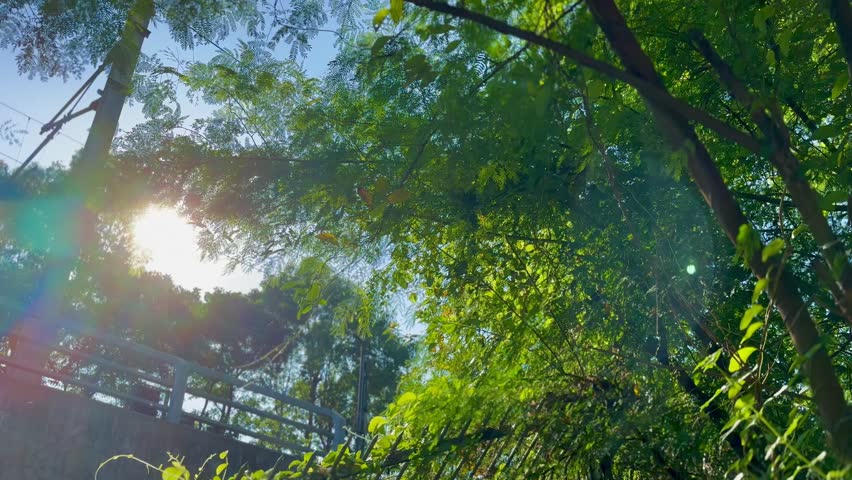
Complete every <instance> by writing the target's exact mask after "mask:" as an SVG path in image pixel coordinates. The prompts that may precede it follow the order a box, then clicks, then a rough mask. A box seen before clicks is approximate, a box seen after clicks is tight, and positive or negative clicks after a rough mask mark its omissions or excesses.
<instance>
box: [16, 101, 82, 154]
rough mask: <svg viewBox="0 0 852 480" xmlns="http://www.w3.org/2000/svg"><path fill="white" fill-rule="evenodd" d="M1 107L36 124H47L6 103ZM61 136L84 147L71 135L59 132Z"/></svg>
mask: <svg viewBox="0 0 852 480" xmlns="http://www.w3.org/2000/svg"><path fill="white" fill-rule="evenodd" d="M0 106H3V107H6V108H8V109H9V110H11V111H13V112H15V113H17V114H19V115H22V116H24V117H27V119H28V120H32V121H34V122H36V123H38V124H39V125H44V124H45V122H42V121H41V120H39V119H37V118H35V117H33V116H32V115H30V114H28V113H25V112H22V111H20V110H18V109H17V108H15V107H13V106H11V105H9V104H8V103H6V102H4V101H0ZM59 135H62V136H63V137H65V138H67V139H68V140H71V141H72V142H74V143H76V144H79V145H80V146H82V145H83V142H81V141H80V140H78V139H76V138H74V137H72V136H70V135H66V134H64V133H62V132H59Z"/></svg>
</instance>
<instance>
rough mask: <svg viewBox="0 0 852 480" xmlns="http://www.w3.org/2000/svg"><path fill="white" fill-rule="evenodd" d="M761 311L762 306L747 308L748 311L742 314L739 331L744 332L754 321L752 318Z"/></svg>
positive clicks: (755, 305) (756, 305)
mask: <svg viewBox="0 0 852 480" xmlns="http://www.w3.org/2000/svg"><path fill="white" fill-rule="evenodd" d="M762 311H763V305H760V304H754V305H752V306H750V307H748V310H746V311H745V313H744V314H743V318H742V319H740V330H745V329H746V328H748V326H749V325H751V321H752V320H754V317H756V316H758V315H760V312H762Z"/></svg>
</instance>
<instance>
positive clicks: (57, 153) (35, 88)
mask: <svg viewBox="0 0 852 480" xmlns="http://www.w3.org/2000/svg"><path fill="white" fill-rule="evenodd" d="M334 40H335V37H334V34H331V33H325V32H320V33H319V34H318V35H317V37H316V38H315V39H314V41H313V42H312V49H311V52H310V53H309V55H308V57H307V58H305V59H304V60H302V62H303V67H304V69H305V71H306V72H307V73H308V74H309V75H312V76H317V77H320V76H322V75H324V73H325V72H326V69H327V65H328V62H329V61H331V60H332V59H333V57H334V55H335V53H336V49H335V46H334ZM235 42H236V38H230V39H227V40H226V41H224V42H222V43H220V45H222V46H224V47H225V48H229V47H231V46H232V45H233V44H234V43H235ZM288 49H289V46H287V45H283V46H281V47H280V49H279V51H278V53H279V54H280V56H281V58H286V56H287V53H288ZM167 50H169V51H171V52H172V53H173V54H176V55H177V56H178V58H180V59H181V60H188V61H192V60H198V61H206V60H208V59H210V58H211V57H212V56H214V55H215V54H216V53H217V50H216V49H215V47H213V46H210V45H202V46H199V47H197V48H195V49H193V50H180V49H179V48H178V47H177V45H176V44H175V43H174V42H173V41H172V39H171V38H170V36H169V33H168V29H167V28H163V27H162V26H159V25H154V26H153V27H152V32H151V35H150V37H149V38H148V39H147V40H146V41H145V43H144V44H143V49H142V51H143V53H145V54H148V55H151V54H156V53H161V52H165V51H167ZM0 65H2V66H3V67H4V68H3V69H2V70H0V124H2V123H3V122H6V121H10V122H11V124H12V125H13V126H14V128H15V129H20V130H23V132H22V133H21V134H20V136H19V138H20V140H21V144H20V145H10V144H8V143H6V142H0V161H3V162H5V163H7V164H9V165H11V166H12V168H14V167H15V166H16V164H17V163H20V162H22V161H23V160H24V159H25V158H27V156H28V155H29V154H30V153H31V152H32V151H33V150H34V149H35V148H36V146H37V145H38V144H39V143H40V142H41V141H42V139H43V137H42V136H41V135H39V128H40V127H41V123H40V122H45V121H47V120H49V119H50V118H51V117H52V116H53V115H54V114H55V113H56V112H57V111H58V110H59V108H61V107H62V105H63V104H64V103H65V102H66V101H67V100H68V99H69V98H70V97H71V95H72V94H73V93H74V92H75V91H76V90H77V88H79V86H80V85H81V84H82V83H83V80H84V79H85V78H87V77H88V76H89V75H90V74H91V72H92V71H94V67H90V68H89V69H88V70H87V71H86V72H85V73H84V74H83V78H69V79H68V80H67V82H66V81H63V80H62V79H61V78H55V79H50V80H48V81H46V82H42V81H40V80H39V79H37V78H36V79H29V78H27V77H26V76H21V75H19V74H18V72H17V69H16V64H15V52H12V51H9V50H0ZM104 79H105V77H104V76H101V77H100V78H98V80H97V81H96V82H95V84H94V85H93V87H92V88H90V91H89V92H88V94H87V95H86V96H85V97H84V98H83V100H82V101H81V102H80V106H81V107H82V106H85V105H88V104H89V102H91V101H92V100H94V99H95V98H96V95H97V94H96V93H95V91H96V89H98V88H101V87H102V86H103V83H104ZM181 107H182V112H183V113H184V114H185V115H189V116H190V117H191V118H197V117H200V116H203V115H205V114H206V113H207V112H208V111H209V109H208V108H205V106H204V105H198V104H192V103H190V102H189V100H188V99H183V101H182V102H181ZM92 117H93V115H92V114H87V115H85V116H83V117H80V118H77V119H75V120H74V121H72V122H70V123H68V124H66V125H65V126H64V127H63V128H62V130H61V133H60V135H58V136H57V137H56V138H54V140H53V141H51V142H50V143H49V144H48V145H47V146H46V147H45V148H44V149H43V150H42V151H41V152H40V153H39V155H38V156H37V157H36V159H35V162H36V163H38V164H41V165H49V164H51V163H54V162H59V163H62V164H67V163H68V162H69V161H70V159H71V157H72V156H73V155H74V153H75V152H76V151H77V150H79V149H80V148H81V147H82V144H83V142H84V141H85V139H86V135H87V133H88V130H89V126H90V124H91V121H92ZM143 120H144V118H143V115H142V112H141V108H140V106H139V105H125V108H124V111H123V112H122V116H121V121H120V122H119V130H120V131H121V130H128V129H130V128H132V127H133V126H134V125H136V124H137V123H139V122H141V121H143ZM166 225H168V228H167V229H166V230H170V231H164V232H162V235H163V237H166V236H167V237H168V238H169V241H168V242H167V243H168V252H166V253H162V254H159V258H154V257H157V256H158V254H156V252H151V255H152V258H151V261H150V262H149V263H148V268H149V269H151V270H157V271H162V272H163V273H167V274H170V275H171V276H172V278H173V280H174V281H175V283H177V284H178V285H180V286H182V287H184V288H190V289H192V288H199V289H201V290H203V291H210V290H212V289H213V288H216V287H220V288H224V289H225V290H233V291H247V290H250V289H252V288H254V287H256V286H257V285H258V283H259V282H260V280H261V279H262V274H261V273H260V272H257V271H249V272H245V271H241V270H237V271H235V272H231V273H227V274H226V272H225V264H224V261H220V262H215V263H211V262H201V260H200V257H199V254H198V251H197V248H195V245H194V244H193V243H192V240H191V238H192V232H191V228H190V227H188V226H185V225H180V222H175V221H174V219H171V220H170V221H168V222H167V223H166ZM161 243H163V242H161ZM178 259H180V260H181V261H182V267H181V268H177V269H176V268H175V265H176V260H178Z"/></svg>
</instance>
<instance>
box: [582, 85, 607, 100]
mask: <svg viewBox="0 0 852 480" xmlns="http://www.w3.org/2000/svg"><path fill="white" fill-rule="evenodd" d="M604 88H606V84H605V83H604V82H602V81H600V80H591V81H589V82H588V83H587V84H586V89H587V90H588V92H589V100H595V99H597V98H599V97H600V96H601V95H602V94H603V92H604Z"/></svg>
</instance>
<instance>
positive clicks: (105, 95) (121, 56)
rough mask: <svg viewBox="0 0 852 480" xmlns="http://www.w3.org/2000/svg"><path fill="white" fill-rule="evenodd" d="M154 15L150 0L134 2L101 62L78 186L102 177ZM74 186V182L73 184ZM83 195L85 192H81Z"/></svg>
mask: <svg viewBox="0 0 852 480" xmlns="http://www.w3.org/2000/svg"><path fill="white" fill-rule="evenodd" d="M153 16H154V2H153V0H137V1H136V3H134V5H133V8H132V9H131V10H130V13H129V15H128V17H127V23H125V25H124V31H123V32H122V34H121V38H120V39H119V41H118V43H116V44H115V46H114V47H113V48H112V50H110V52H109V53H108V54H107V58H106V60H105V61H104V63H105V64H110V65H111V67H110V71H109V76H108V77H107V81H106V85H105V86H104V88H103V92H102V94H101V98H100V100H98V107H97V110H96V111H95V118H94V120H92V127H91V128H90V129H89V136H88V137H87V138H86V144H85V146H84V147H83V153H82V155H81V157H80V163H79V170H78V171H77V175H76V176H75V178H76V179H77V180H78V182H79V183H78V184H77V185H75V186H77V187H78V188H79V187H80V186H97V185H98V184H99V182H98V180H100V179H102V178H103V176H102V175H99V174H98V172H99V171H101V170H102V168H101V167H102V166H103V161H104V159H105V158H106V156H107V155H108V154H109V149H110V146H111V145H112V139H113V137H115V132H116V130H118V120H119V117H121V110H122V109H123V108H124V103H125V101H126V100H127V96H128V94H129V93H130V87H131V81H132V80H133V72H134V71H135V70H136V63H137V62H138V61H139V56H140V55H141V53H142V42H144V41H145V38H147V37H148V34H149V33H150V32H149V31H148V24H149V23H150V22H151V17H153ZM75 183H77V182H75ZM82 193H83V195H85V194H86V193H87V192H82Z"/></svg>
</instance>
